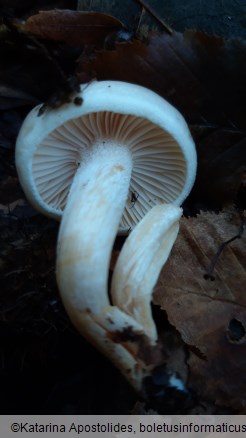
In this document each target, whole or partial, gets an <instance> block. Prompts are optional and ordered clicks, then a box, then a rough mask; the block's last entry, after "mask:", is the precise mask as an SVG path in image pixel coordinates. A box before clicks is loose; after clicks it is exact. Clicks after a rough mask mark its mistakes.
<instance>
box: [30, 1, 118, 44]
mask: <svg viewBox="0 0 246 438" xmlns="http://www.w3.org/2000/svg"><path fill="white" fill-rule="evenodd" d="M122 27H123V24H122V23H121V22H120V21H119V20H117V19H116V18H114V17H112V16H111V15H107V14H102V13H99V12H80V11H70V10H58V9H56V10H51V11H40V12H39V14H37V15H33V16H32V17H30V18H29V19H28V20H27V22H26V24H25V30H26V31H27V32H31V33H32V34H34V35H37V36H41V37H42V38H47V39H51V40H55V41H64V42H66V43H68V44H73V45H76V46H84V45H85V44H91V45H94V46H99V47H102V46H103V42H104V40H105V38H106V37H107V36H108V35H109V34H111V33H112V32H115V31H117V30H119V29H121V28H122Z"/></svg>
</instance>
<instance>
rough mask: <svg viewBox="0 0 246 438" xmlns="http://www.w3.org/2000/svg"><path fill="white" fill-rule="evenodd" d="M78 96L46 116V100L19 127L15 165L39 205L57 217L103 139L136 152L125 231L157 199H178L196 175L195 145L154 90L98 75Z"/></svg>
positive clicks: (179, 119) (180, 120) (183, 124)
mask: <svg viewBox="0 0 246 438" xmlns="http://www.w3.org/2000/svg"><path fill="white" fill-rule="evenodd" d="M80 95H81V97H82V99H83V104H82V105H81V106H76V105H75V104H74V103H69V104H66V105H63V106H61V107H60V108H57V109H52V114H51V111H50V110H47V111H45V112H44V114H43V115H41V116H40V117H38V111H39V109H40V106H38V107H36V108H34V109H33V110H32V111H31V113H30V114H29V115H28V116H27V118H26V120H25V122H24V124H23V126H22V128H21V131H20V133H19V136H18V139H17V145H16V167H17V171H18V174H19V178H20V182H21V184H22V186H23V188H24V190H25V193H26V195H27V197H28V198H29V200H30V202H31V203H32V204H33V205H34V207H35V208H37V209H38V210H39V211H41V212H43V213H45V214H46V215H49V216H51V217H53V218H55V219H58V220H59V219H60V218H61V215H62V212H63V209H64V207H65V205H66V199H67V195H68V192H69V188H70V186H71V183H72V180H73V176H74V174H75V172H76V170H77V168H78V166H79V165H80V166H83V163H84V162H85V161H86V159H87V156H88V154H90V151H91V147H92V145H94V144H95V143H96V142H97V141H100V142H102V141H103V140H104V139H105V141H111V140H112V141H114V142H116V143H119V144H121V145H122V144H123V145H125V146H126V147H128V148H129V151H130V152H131V154H132V160H133V170H132V175H131V181H130V187H129V194H128V200H127V203H126V206H125V210H124V213H123V217H122V220H121V224H120V230H122V231H126V230H128V229H129V228H132V227H134V225H136V224H137V223H138V221H139V220H140V219H141V218H142V217H143V216H144V215H145V214H146V213H147V211H148V210H149V209H150V208H152V207H153V206H154V205H156V204H159V203H163V202H164V203H173V204H176V205H180V204H181V203H182V202H183V200H184V199H185V198H186V196H187V195H188V193H189V192H190V190H191V187H192V185H193V183H194V178H195V173H196V153H195V147H194V143H193V141H192V138H191V135H190V133H189V130H188V128H187V124H186V122H185V121H184V119H183V117H182V116H181V115H180V113H179V112H178V111H177V110H176V109H175V108H174V107H173V106H171V105H170V104H169V103H168V102H166V101H165V100H164V99H162V98H161V97H160V96H159V95H157V94H156V93H154V92H152V91H150V90H148V89H145V88H143V87H140V86H138V85H134V84H128V83H125V82H118V81H102V82H96V81H95V82H92V83H91V84H89V85H88V86H85V85H83V86H81V93H80ZM34 123H35V129H33V125H34ZM133 194H134V195H135V197H137V201H136V202H135V203H134V202H133V201H132V200H133V199H134V196H133ZM133 204H134V208H133Z"/></svg>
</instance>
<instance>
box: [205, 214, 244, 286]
mask: <svg viewBox="0 0 246 438" xmlns="http://www.w3.org/2000/svg"><path fill="white" fill-rule="evenodd" d="M239 214H240V225H239V230H238V234H236V236H233V237H231V239H229V240H227V241H226V242H223V243H222V244H221V245H220V246H219V249H218V251H217V252H216V254H215V255H214V256H213V258H212V261H211V263H210V266H209V268H208V271H207V273H206V274H204V278H205V280H211V281H214V280H215V277H214V274H213V273H214V269H215V266H216V263H217V261H218V259H219V257H220V254H221V253H222V251H223V250H224V248H225V247H226V246H227V245H228V244H229V243H231V242H233V241H234V240H236V239H240V238H241V237H242V235H243V232H244V226H245V219H244V214H243V211H240V212H239Z"/></svg>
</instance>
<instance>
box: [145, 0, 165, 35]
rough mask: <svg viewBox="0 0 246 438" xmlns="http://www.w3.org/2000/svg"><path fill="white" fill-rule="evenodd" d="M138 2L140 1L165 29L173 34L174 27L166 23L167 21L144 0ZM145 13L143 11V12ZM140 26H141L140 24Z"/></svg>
mask: <svg viewBox="0 0 246 438" xmlns="http://www.w3.org/2000/svg"><path fill="white" fill-rule="evenodd" d="M137 2H138V3H140V5H141V6H142V7H143V8H144V9H145V10H146V11H147V12H148V13H149V14H151V15H152V17H154V18H155V19H156V20H157V21H158V22H159V23H160V24H161V25H162V26H163V27H164V29H165V31H166V32H167V33H168V34H169V35H172V34H173V31H172V29H171V28H170V27H169V26H168V25H167V24H166V23H165V21H163V20H162V19H161V18H160V17H159V16H158V15H157V14H156V12H155V11H154V10H153V9H152V8H151V7H150V6H149V5H146V3H145V1H144V0H137ZM142 13H143V12H142ZM142 13H141V18H142ZM138 27H139V26H138Z"/></svg>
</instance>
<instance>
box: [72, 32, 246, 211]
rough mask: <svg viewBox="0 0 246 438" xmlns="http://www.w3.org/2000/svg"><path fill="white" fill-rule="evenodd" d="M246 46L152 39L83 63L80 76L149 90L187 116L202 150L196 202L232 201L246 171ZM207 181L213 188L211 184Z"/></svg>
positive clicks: (194, 35)
mask: <svg viewBox="0 0 246 438" xmlns="http://www.w3.org/2000/svg"><path fill="white" fill-rule="evenodd" d="M245 56H246V43H245V42H244V41H238V40H231V41H226V40H224V39H223V38H220V37H215V36H208V35H206V34H204V33H201V32H195V31H194V32H193V31H187V32H185V33H184V34H180V33H177V32H176V33H175V32H174V33H173V35H167V34H162V35H158V36H152V37H150V39H149V42H148V43H147V44H145V43H143V42H141V41H137V40H136V41H134V42H130V43H124V44H118V46H117V49H116V50H114V51H99V52H97V53H96V56H95V57H94V59H90V60H85V59H82V60H81V63H80V65H79V67H78V76H79V77H80V78H81V79H83V80H84V79H85V74H86V72H87V73H88V74H90V72H93V74H94V75H96V76H97V78H98V79H99V80H103V79H116V80H123V81H128V82H133V83H137V84H140V85H143V86H146V87H148V88H150V89H152V90H154V91H156V92H157V93H159V94H160V95H161V96H163V97H165V98H166V99H167V100H168V101H170V102H171V103H172V104H173V105H174V106H176V107H177V108H178V109H179V110H180V111H181V113H182V114H183V115H184V117H185V118H186V120H187V121H188V123H189V124H190V127H191V129H192V132H193V136H194V139H195V141H196V144H197V150H198V158H199V160H198V176H197V183H196V185H195V188H194V191H193V193H192V196H193V203H199V205H202V202H203V201H207V203H208V201H210V202H211V204H212V203H213V202H214V203H216V204H217V206H218V207H221V206H222V205H223V204H225V203H226V202H228V201H232V200H233V198H234V197H235V195H236V191H237V189H238V186H239V184H240V175H241V173H242V172H243V171H244V170H245V169H246V147H245V141H246V140H245V137H246V109H245V104H244V103H245V99H246V83H245V76H246V63H245ZM207 181H209V182H210V184H207Z"/></svg>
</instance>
